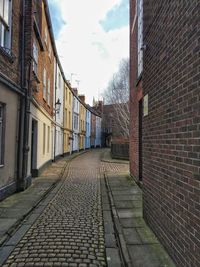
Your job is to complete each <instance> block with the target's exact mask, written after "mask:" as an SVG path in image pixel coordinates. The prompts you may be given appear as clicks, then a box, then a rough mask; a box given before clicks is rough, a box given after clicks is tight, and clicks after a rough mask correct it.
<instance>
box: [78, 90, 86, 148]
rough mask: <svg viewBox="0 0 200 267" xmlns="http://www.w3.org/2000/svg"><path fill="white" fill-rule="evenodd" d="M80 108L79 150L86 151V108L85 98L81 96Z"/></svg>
mask: <svg viewBox="0 0 200 267" xmlns="http://www.w3.org/2000/svg"><path fill="white" fill-rule="evenodd" d="M79 100H80V104H79V105H80V108H79V150H84V149H85V135H86V107H85V96H84V95H80V96H79Z"/></svg>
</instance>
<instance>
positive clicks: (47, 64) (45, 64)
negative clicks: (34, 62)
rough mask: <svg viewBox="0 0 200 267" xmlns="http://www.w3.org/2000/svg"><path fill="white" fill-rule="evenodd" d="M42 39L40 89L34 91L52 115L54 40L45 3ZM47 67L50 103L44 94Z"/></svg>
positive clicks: (39, 70)
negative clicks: (44, 76) (52, 39)
mask: <svg viewBox="0 0 200 267" xmlns="http://www.w3.org/2000/svg"><path fill="white" fill-rule="evenodd" d="M41 9H42V10H41V39H42V42H43V47H44V50H40V49H39V64H38V65H39V66H38V78H39V81H40V83H39V91H38V92H34V94H33V95H34V98H35V99H36V100H37V102H38V103H39V104H40V105H41V106H42V107H43V108H44V109H45V110H46V111H47V112H48V113H49V114H50V115H51V116H53V88H54V60H55V58H54V53H53V46H52V41H51V38H50V32H49V30H48V29H49V27H48V25H47V18H46V12H45V8H44V4H42V5H41ZM45 28H46V30H47V45H46V43H45ZM35 38H36V37H35ZM49 44H50V46H51V58H50V57H49ZM44 68H45V69H46V78H47V82H46V90H48V79H50V87H51V89H50V105H48V103H47V100H45V99H44V96H43V71H44Z"/></svg>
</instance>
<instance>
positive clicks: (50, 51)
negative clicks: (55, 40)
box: [49, 42, 52, 60]
mask: <svg viewBox="0 0 200 267" xmlns="http://www.w3.org/2000/svg"><path fill="white" fill-rule="evenodd" d="M51 53H52V49H51V43H50V42H49V58H50V60H51Z"/></svg>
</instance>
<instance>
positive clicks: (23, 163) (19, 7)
mask: <svg viewBox="0 0 200 267" xmlns="http://www.w3.org/2000/svg"><path fill="white" fill-rule="evenodd" d="M0 33H1V34H0V200H1V199H3V198H5V197H7V196H9V195H10V194H12V193H14V192H15V191H17V190H25V189H26V188H27V187H28V186H29V185H30V184H31V181H32V177H36V176H38V175H40V174H41V172H42V171H43V170H44V168H45V167H46V166H47V165H49V164H51V162H52V161H55V160H56V159H57V158H59V157H60V156H65V155H67V154H71V153H72V152H77V151H79V150H83V149H85V147H86V143H87V148H90V147H91V142H90V141H91V140H90V138H91V136H90V132H91V124H92V123H91V122H92V120H91V116H90V108H89V107H88V106H87V105H86V103H85V97H84V96H80V97H79V96H78V92H77V90H76V89H72V88H71V85H70V83H69V82H68V81H67V80H66V78H65V74H64V70H63V69H62V65H61V63H60V60H59V57H58V53H57V49H56V46H55V40H54V34H53V30H52V24H51V17H50V13H49V8H48V2H47V0H41V1H36V0H30V1H25V0H21V1H17V0H1V1H0ZM86 110H87V114H89V116H87V117H86ZM94 116H95V132H96V115H94ZM86 121H87V141H86ZM95 138H96V136H94V145H95Z"/></svg>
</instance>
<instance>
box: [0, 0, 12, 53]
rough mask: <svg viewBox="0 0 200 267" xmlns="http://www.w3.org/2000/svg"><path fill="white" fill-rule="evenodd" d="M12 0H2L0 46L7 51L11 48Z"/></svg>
mask: <svg viewBox="0 0 200 267" xmlns="http://www.w3.org/2000/svg"><path fill="white" fill-rule="evenodd" d="M10 27H11V0H0V46H1V47H3V48H4V49H5V50H6V52H10V48H11V29H10Z"/></svg>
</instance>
